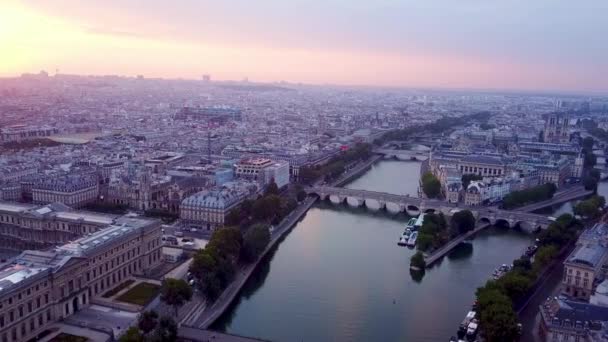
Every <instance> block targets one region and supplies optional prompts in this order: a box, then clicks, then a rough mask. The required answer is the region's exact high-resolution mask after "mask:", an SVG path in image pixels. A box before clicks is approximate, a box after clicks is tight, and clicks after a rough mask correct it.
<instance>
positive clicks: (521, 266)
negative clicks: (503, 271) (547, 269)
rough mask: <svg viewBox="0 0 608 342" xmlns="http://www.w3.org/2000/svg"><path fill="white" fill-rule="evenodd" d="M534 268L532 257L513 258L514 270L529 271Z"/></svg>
mask: <svg viewBox="0 0 608 342" xmlns="http://www.w3.org/2000/svg"><path fill="white" fill-rule="evenodd" d="M531 269H532V263H531V262H530V259H528V258H526V257H521V258H519V259H515V260H513V270H515V271H518V272H527V271H529V270H531Z"/></svg>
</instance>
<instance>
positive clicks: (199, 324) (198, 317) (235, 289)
mask: <svg viewBox="0 0 608 342" xmlns="http://www.w3.org/2000/svg"><path fill="white" fill-rule="evenodd" d="M315 201H316V198H307V199H305V200H304V202H302V203H301V204H300V205H299V206H298V207H297V208H296V209H295V210H294V211H292V212H291V213H290V214H289V215H287V217H286V218H285V219H283V221H282V222H281V223H280V224H278V225H277V226H276V227H275V228H274V230H273V231H272V234H271V239H270V243H269V244H268V246H267V247H266V249H265V250H264V251H263V252H262V254H261V255H260V257H259V258H258V259H257V261H256V262H255V263H253V264H251V265H248V266H246V267H245V268H244V269H241V270H240V271H239V272H238V273H237V274H236V276H235V279H234V280H233V281H232V283H230V285H228V287H227V288H226V289H225V290H224V292H222V294H221V295H220V296H219V297H218V298H217V300H216V301H215V302H214V303H213V304H212V305H211V306H206V305H203V306H202V307H200V308H199V309H194V310H195V314H194V315H190V317H188V321H187V322H182V326H189V327H191V328H200V329H208V328H209V326H211V325H212V324H213V322H215V321H216V320H217V319H218V318H219V317H220V316H221V315H222V314H223V313H224V311H225V310H226V309H227V308H228V306H229V305H230V304H231V303H232V301H233V300H234V299H235V298H236V296H237V295H238V293H239V291H240V290H241V288H242V287H243V285H245V282H246V281H247V279H248V278H249V277H250V276H251V274H252V273H253V272H254V271H255V269H256V267H257V266H258V264H259V263H260V261H261V260H262V259H263V258H264V256H265V255H266V254H267V253H268V252H269V251H270V250H271V249H272V248H273V247H274V246H275V244H276V243H277V242H278V241H280V240H281V238H282V237H283V236H284V235H285V234H286V233H287V232H289V230H291V228H292V227H293V226H294V225H295V224H296V222H298V220H300V218H302V216H304V214H306V212H307V211H308V209H310V207H312V206H313V204H314V203H315Z"/></svg>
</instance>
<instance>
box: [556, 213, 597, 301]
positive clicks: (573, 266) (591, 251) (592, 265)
mask: <svg viewBox="0 0 608 342" xmlns="http://www.w3.org/2000/svg"><path fill="white" fill-rule="evenodd" d="M606 265H608V225H606V224H603V223H600V224H596V225H595V226H593V227H592V228H589V229H588V230H586V231H585V232H583V233H582V234H581V236H580V237H579V240H578V241H577V244H576V247H575V249H574V250H573V251H572V253H570V255H569V256H568V258H567V259H566V261H564V277H563V279H562V285H563V286H562V288H563V293H564V294H566V295H568V296H569V297H570V298H574V299H580V300H589V298H590V297H591V295H592V294H593V293H594V291H595V288H596V286H597V285H598V283H599V282H601V281H603V280H604V279H605V278H606Z"/></svg>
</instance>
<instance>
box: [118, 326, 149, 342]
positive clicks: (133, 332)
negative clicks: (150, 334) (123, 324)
mask: <svg viewBox="0 0 608 342" xmlns="http://www.w3.org/2000/svg"><path fill="white" fill-rule="evenodd" d="M119 341H120V342H144V336H143V335H142V334H141V332H140V331H139V329H137V327H130V328H129V329H127V331H126V332H125V333H124V334H123V335H122V336H121V337H120V339H119Z"/></svg>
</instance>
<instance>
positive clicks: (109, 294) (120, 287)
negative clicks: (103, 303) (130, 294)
mask: <svg viewBox="0 0 608 342" xmlns="http://www.w3.org/2000/svg"><path fill="white" fill-rule="evenodd" d="M134 282H135V280H133V279H129V280H127V281H125V282H124V283H122V284H120V285H118V286H116V287H115V288H113V289H111V290H110V291H108V292H106V293H104V294H103V296H102V297H103V298H110V297H112V296H113V295H115V294H117V293H118V292H120V291H122V290H123V289H126V288H127V287H128V286H129V285H131V284H133V283H134Z"/></svg>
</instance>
